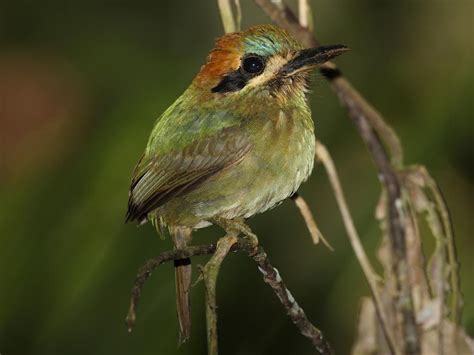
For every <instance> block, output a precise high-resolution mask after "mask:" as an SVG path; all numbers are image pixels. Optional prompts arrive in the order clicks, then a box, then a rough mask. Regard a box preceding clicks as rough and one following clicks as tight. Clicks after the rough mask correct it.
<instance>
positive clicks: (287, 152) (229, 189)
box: [185, 129, 315, 220]
mask: <svg viewBox="0 0 474 355" xmlns="http://www.w3.org/2000/svg"><path fill="white" fill-rule="evenodd" d="M262 141H263V142H267V143H268V145H267V146H266V147H262V146H260V147H258V149H254V150H252V151H251V152H250V153H249V154H248V155H247V156H246V157H245V158H244V159H243V160H242V161H241V162H240V163H239V164H237V165H235V166H232V167H230V168H228V169H226V170H224V171H222V172H221V173H219V174H218V175H216V176H215V177H214V178H213V179H210V180H209V181H208V182H206V183H204V184H203V185H202V186H201V187H200V188H198V189H197V190H196V191H195V192H193V193H191V194H190V195H188V196H186V197H185V199H186V204H187V206H190V207H191V208H192V214H193V215H195V216H197V217H200V219H201V220H205V219H206V218H210V217H212V216H216V215H217V216H220V217H223V218H236V217H244V218H248V217H251V216H253V215H255V214H257V213H261V212H264V211H266V210H268V209H270V208H272V207H274V206H276V205H277V204H278V203H279V202H281V201H283V200H284V199H286V198H288V197H289V196H291V195H292V194H293V193H294V192H296V190H297V189H298V188H299V186H300V185H301V183H302V182H304V181H305V180H306V179H307V178H308V176H309V175H310V173H311V171H312V169H313V163H314V150H315V140H314V133H313V131H312V130H311V129H301V130H299V131H298V132H295V133H294V134H293V135H291V136H289V137H285V139H281V140H279V139H265V137H262ZM262 148H264V149H262Z"/></svg>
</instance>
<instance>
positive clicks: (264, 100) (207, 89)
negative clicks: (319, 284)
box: [126, 25, 348, 343]
mask: <svg viewBox="0 0 474 355" xmlns="http://www.w3.org/2000/svg"><path fill="white" fill-rule="evenodd" d="M347 50H348V48H347V47H346V46H344V45H330V46H319V47H316V48H304V47H303V46H302V45H301V43H299V42H298V41H296V40H295V39H294V38H292V37H291V36H290V35H289V33H288V32H287V31H285V30H283V29H281V28H279V27H277V26H274V25H257V26H253V27H250V28H248V29H246V30H244V31H241V32H233V33H228V34H225V35H224V36H222V37H220V38H218V39H217V40H216V42H215V47H214V48H213V49H212V50H211V51H210V52H209V54H208V56H207V60H206V62H205V64H204V65H203V66H202V67H201V68H200V70H199V72H198V74H197V75H196V77H195V78H194V79H193V80H192V82H191V84H190V85H189V87H188V88H187V89H186V90H185V91H184V93H183V94H182V95H181V96H180V97H179V98H178V99H177V100H176V101H175V102H174V103H173V104H172V105H171V106H170V107H169V108H168V109H167V110H165V111H164V113H163V114H162V115H161V116H160V117H159V118H158V119H157V120H156V122H155V123H154V126H153V129H152V131H151V134H150V137H149V140H148V143H147V145H146V148H145V151H144V153H143V155H142V156H141V158H140V160H139V161H138V163H137V165H136V167H135V169H134V170H133V176H132V181H131V184H130V189H129V198H128V210H127V213H126V221H127V222H136V223H138V224H140V225H141V224H143V223H146V222H148V221H150V222H151V223H152V224H153V225H154V226H156V227H157V230H158V231H159V232H160V233H164V232H165V231H166V230H168V231H169V233H170V235H171V237H172V240H173V243H174V246H175V248H176V249H183V248H185V247H186V246H187V245H188V244H189V243H190V242H191V235H192V231H193V230H196V229H199V228H203V227H207V226H209V225H212V224H214V225H218V226H220V227H222V228H223V229H224V230H225V232H226V233H227V234H233V235H244V236H245V237H248V238H250V239H251V240H254V241H255V242H256V243H258V241H256V236H255V234H253V232H252V231H251V229H250V228H249V227H248V226H247V224H246V220H247V219H248V218H250V217H252V216H254V215H256V214H258V213H262V212H265V211H267V210H269V209H271V208H273V207H275V206H276V205H278V204H279V203H281V202H282V201H284V200H285V199H286V198H288V197H290V196H292V195H293V194H294V193H295V192H296V191H297V189H298V188H299V186H300V185H301V184H302V183H303V182H304V181H306V180H307V179H308V177H309V175H310V174H311V171H312V169H313V162H314V155H315V133H314V123H313V119H312V116H311V111H310V108H309V105H308V101H307V94H308V88H309V79H310V74H311V72H312V71H313V70H314V69H315V68H316V67H317V66H318V65H319V64H322V63H325V62H327V61H329V60H330V59H332V58H334V57H336V56H338V55H340V54H342V53H343V52H345V51H347ZM175 277H176V293H177V297H176V302H177V315H178V323H179V342H180V343H182V342H184V341H186V340H187V339H188V338H189V336H190V327H191V318H190V300H189V288H190V283H191V264H190V260H189V259H183V260H177V261H175Z"/></svg>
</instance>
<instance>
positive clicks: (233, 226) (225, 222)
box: [210, 217, 258, 250]
mask: <svg viewBox="0 0 474 355" xmlns="http://www.w3.org/2000/svg"><path fill="white" fill-rule="evenodd" d="M210 222H212V223H213V224H216V225H218V226H219V227H221V228H222V229H224V230H225V231H226V233H227V234H229V235H235V236H239V235H240V234H242V235H244V237H245V238H246V239H247V240H248V241H249V242H250V244H251V247H252V249H255V250H256V249H257V247H258V238H257V235H256V234H255V233H253V232H252V230H251V229H250V227H249V226H248V225H247V224H245V222H244V219H243V218H242V219H240V218H235V219H226V218H222V217H213V218H211V219H210Z"/></svg>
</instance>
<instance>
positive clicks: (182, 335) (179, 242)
mask: <svg viewBox="0 0 474 355" xmlns="http://www.w3.org/2000/svg"><path fill="white" fill-rule="evenodd" d="M171 234H172V237H173V242H174V245H175V248H176V249H182V248H185V247H186V245H187V243H188V242H189V241H190V240H191V228H187V227H174V228H172V231H171ZM174 266H175V269H174V270H175V271H174V272H175V279H176V308H177V313H178V323H179V344H180V345H181V344H183V343H184V342H186V341H187V340H188V339H189V337H190V335H191V302H190V301H191V300H190V297H189V289H190V287H191V271H192V270H191V259H189V258H187V259H181V260H175V261H174Z"/></svg>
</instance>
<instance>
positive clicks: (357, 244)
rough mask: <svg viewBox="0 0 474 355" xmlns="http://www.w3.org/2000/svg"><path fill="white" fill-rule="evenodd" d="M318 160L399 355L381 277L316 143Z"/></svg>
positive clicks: (329, 161)
mask: <svg viewBox="0 0 474 355" xmlns="http://www.w3.org/2000/svg"><path fill="white" fill-rule="evenodd" d="M316 158H317V159H319V160H320V161H321V162H322V163H323V165H324V167H325V169H326V172H327V174H328V178H329V182H330V183H331V187H332V189H333V191H334V196H335V197H336V201H337V204H338V207H339V211H340V212H341V216H342V220H343V222H344V227H345V228H346V233H347V235H348V237H349V241H350V243H351V246H352V249H353V250H354V254H355V255H356V258H357V260H358V261H359V264H360V266H361V268H362V271H363V273H364V276H365V278H366V280H367V283H368V284H369V289H370V292H371V293H372V297H373V299H374V305H375V311H376V313H377V317H378V319H379V321H380V325H381V328H382V331H383V334H384V336H385V340H386V341H387V345H388V346H389V348H390V350H391V352H392V353H394V354H398V353H399V351H398V349H397V346H396V342H395V337H394V335H393V332H392V331H391V329H390V323H389V320H388V316H387V314H386V312H385V309H384V306H383V301H382V296H381V295H380V291H379V287H378V283H379V279H380V276H379V275H378V274H377V273H376V272H375V270H374V269H373V267H372V265H371V263H370V261H369V258H368V257H367V254H366V253H365V250H364V247H363V246H362V243H361V241H360V238H359V234H358V233H357V230H356V228H355V226H354V222H353V220H352V216H351V213H350V212H349V208H348V207H347V203H346V199H345V197H344V192H343V190H342V187H341V183H340V181H339V177H338V174H337V171H336V167H335V166H334V162H333V161H332V159H331V156H330V155H329V152H328V151H327V149H326V147H325V146H324V145H323V144H321V143H320V142H318V141H316Z"/></svg>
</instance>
